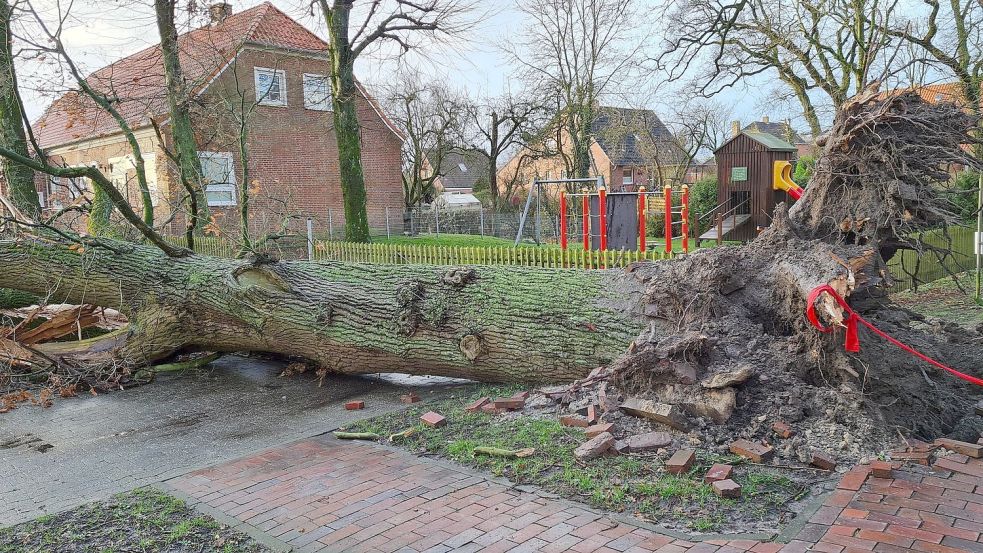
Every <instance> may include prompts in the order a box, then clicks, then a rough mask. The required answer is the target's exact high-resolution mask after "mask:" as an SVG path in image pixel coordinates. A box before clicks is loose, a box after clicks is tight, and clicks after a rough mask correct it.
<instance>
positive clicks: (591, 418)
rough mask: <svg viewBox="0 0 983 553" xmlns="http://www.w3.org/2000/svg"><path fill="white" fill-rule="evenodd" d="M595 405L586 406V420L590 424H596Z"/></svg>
mask: <svg viewBox="0 0 983 553" xmlns="http://www.w3.org/2000/svg"><path fill="white" fill-rule="evenodd" d="M597 420H598V417H597V405H594V404H590V405H588V406H587V422H589V423H591V424H597Z"/></svg>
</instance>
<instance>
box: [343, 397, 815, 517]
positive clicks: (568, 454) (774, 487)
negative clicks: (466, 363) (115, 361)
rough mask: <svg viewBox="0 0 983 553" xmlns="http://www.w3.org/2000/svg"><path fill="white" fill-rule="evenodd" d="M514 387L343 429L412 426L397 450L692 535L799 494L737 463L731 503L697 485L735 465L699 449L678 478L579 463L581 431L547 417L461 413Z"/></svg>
mask: <svg viewBox="0 0 983 553" xmlns="http://www.w3.org/2000/svg"><path fill="white" fill-rule="evenodd" d="M520 389H521V388H519V387H517V386H488V385H484V386H479V387H477V388H472V389H469V390H470V391H467V392H465V393H464V394H463V395H461V396H460V397H457V398H451V399H446V400H442V401H438V402H433V403H428V404H427V405H425V406H416V407H411V408H409V409H407V410H405V411H401V412H397V413H390V414H387V415H382V416H379V417H376V418H373V419H368V420H363V421H358V422H355V423H352V424H351V425H349V426H347V427H346V428H345V430H348V431H353V432H375V433H377V434H379V435H380V436H389V435H391V434H395V433H397V432H401V431H403V430H406V429H407V428H410V427H413V428H417V429H418V432H417V433H416V434H414V435H412V436H410V437H409V438H406V439H403V440H398V441H397V443H396V445H399V446H402V447H405V448H407V449H409V450H412V451H414V452H417V453H426V454H430V455H436V456H439V457H443V458H445V459H450V460H453V461H455V462H458V463H460V464H462V465H466V466H469V467H473V468H477V469H481V470H485V471H488V472H490V473H491V474H494V475H496V476H503V477H506V478H508V479H509V480H511V481H512V482H514V483H517V484H533V485H537V486H539V487H541V488H543V489H545V490H547V491H550V492H553V493H556V494H559V495H562V496H564V497H567V498H571V499H576V500H579V501H583V502H585V503H588V504H590V505H592V506H594V507H598V508H602V509H606V510H610V511H616V512H625V513H631V514H635V515H636V516H639V518H643V519H647V520H650V521H653V522H657V523H659V524H666V525H669V526H675V527H681V528H686V529H689V530H692V531H697V532H718V531H721V530H723V529H725V528H728V527H733V523H735V522H740V523H742V524H745V526H746V525H752V526H753V525H755V524H756V523H757V524H763V525H764V526H769V525H771V523H772V522H774V521H776V520H778V519H782V518H783V517H784V516H785V515H786V514H787V509H786V508H785V505H787V503H788V502H789V501H791V500H792V499H793V498H796V497H797V496H799V495H801V494H802V493H803V486H802V485H801V484H798V483H796V482H794V481H792V480H791V479H789V478H787V477H784V476H780V475H775V474H772V473H770V472H767V469H763V468H758V467H743V466H739V468H738V470H737V471H736V473H737V476H735V479H736V480H737V481H738V483H740V484H741V485H742V486H744V496H743V497H742V498H741V499H740V500H736V501H734V500H725V499H721V498H719V497H717V496H716V495H714V493H713V490H712V488H711V487H710V486H709V485H707V484H704V483H703V482H702V477H703V474H704V473H705V472H706V470H707V469H708V468H709V467H710V465H712V464H713V463H719V462H728V463H732V464H735V465H740V464H741V461H740V459H739V458H737V457H735V456H731V455H726V456H722V455H715V454H709V453H706V452H702V451H701V452H699V453H698V462H697V463H696V465H695V466H694V468H693V470H692V471H690V473H688V474H683V475H672V474H669V473H667V472H665V470H664V469H663V466H662V460H660V459H659V458H657V457H656V456H654V455H653V456H632V455H619V456H609V457H602V458H599V459H596V460H594V461H592V462H590V463H587V464H585V465H581V464H580V463H578V462H577V461H576V460H575V459H574V457H573V450H574V449H575V448H576V447H577V446H578V445H580V444H581V443H582V442H583V441H584V440H585V436H584V432H583V429H580V428H568V427H564V426H561V425H560V423H559V421H558V420H557V419H556V418H555V417H552V416H549V415H542V416H537V415H519V414H505V415H501V416H491V415H487V414H483V413H468V412H466V411H465V410H464V408H465V407H466V406H467V405H468V404H470V403H471V402H473V401H474V400H476V399H478V398H481V397H486V396H487V397H491V398H495V397H507V396H511V395H513V394H514V393H516V392H517V391H519V390H520ZM430 410H433V411H437V412H439V413H440V414H442V415H444V416H445V417H446V418H447V426H445V427H443V428H430V427H426V426H423V425H421V424H419V417H420V415H421V414H423V413H425V412H427V411H430ZM478 446H492V447H498V448H504V449H522V448H528V447H532V448H535V449H536V453H535V455H533V456H531V457H527V458H523V459H505V458H498V457H488V456H483V455H477V456H476V455H475V454H474V449H475V447H478Z"/></svg>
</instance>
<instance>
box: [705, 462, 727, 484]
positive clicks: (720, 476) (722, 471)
mask: <svg viewBox="0 0 983 553" xmlns="http://www.w3.org/2000/svg"><path fill="white" fill-rule="evenodd" d="M732 472H734V467H732V466H730V465H724V464H721V463H716V464H714V465H713V466H712V467H710V470H708V471H707V473H706V475H704V476H703V482H704V483H706V484H713V483H714V482H719V481H721V480H730V475H731V473H732Z"/></svg>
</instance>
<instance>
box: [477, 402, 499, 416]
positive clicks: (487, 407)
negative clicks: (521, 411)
mask: <svg viewBox="0 0 983 553" xmlns="http://www.w3.org/2000/svg"><path fill="white" fill-rule="evenodd" d="M504 411H505V410H504V409H499V408H497V407H495V404H494V403H486V404H484V405H482V406H481V412H482V413H485V414H486V415H497V414H499V413H502V412H504Z"/></svg>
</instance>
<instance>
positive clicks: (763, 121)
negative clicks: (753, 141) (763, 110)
mask: <svg viewBox="0 0 983 553" xmlns="http://www.w3.org/2000/svg"><path fill="white" fill-rule="evenodd" d="M761 122H762V123H765V124H768V116H767V115H765V116H764V117H762V118H761Z"/></svg>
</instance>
